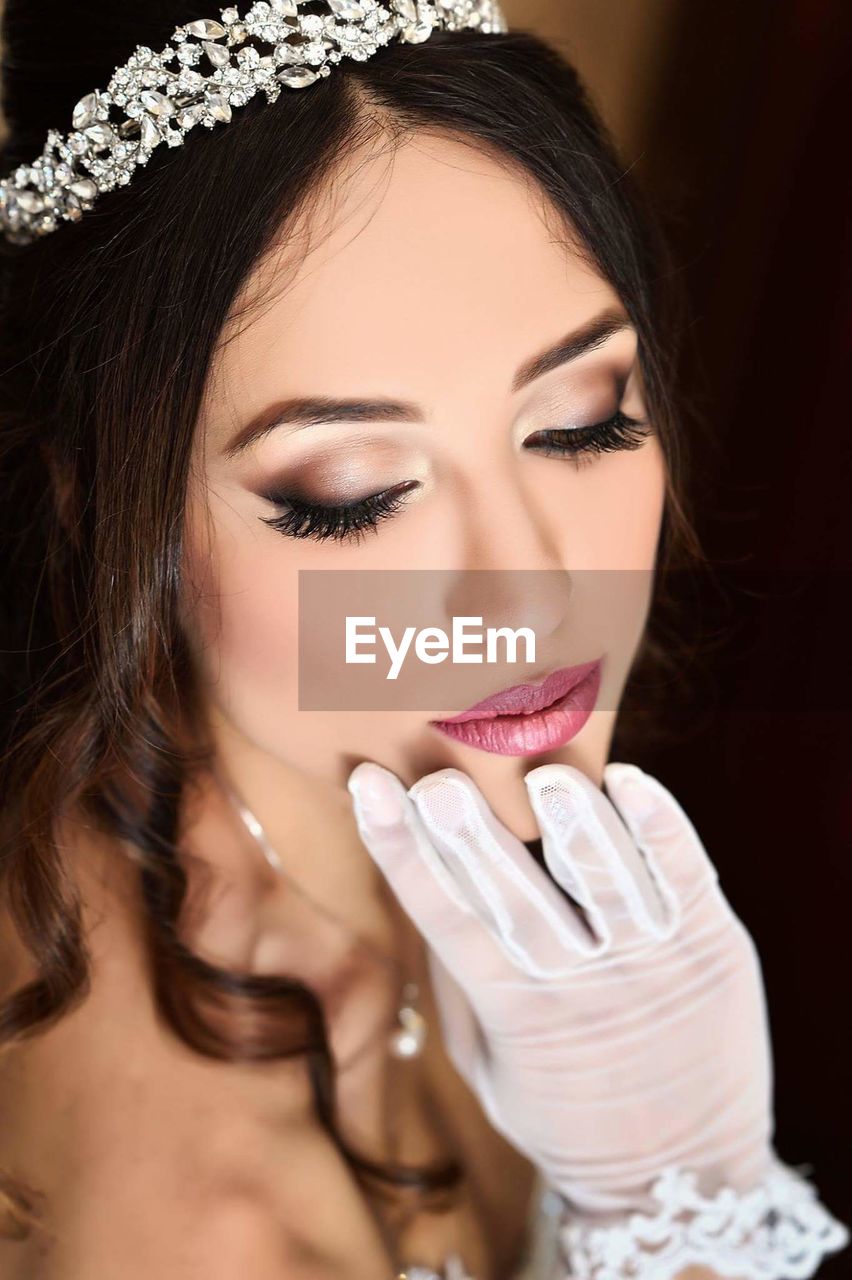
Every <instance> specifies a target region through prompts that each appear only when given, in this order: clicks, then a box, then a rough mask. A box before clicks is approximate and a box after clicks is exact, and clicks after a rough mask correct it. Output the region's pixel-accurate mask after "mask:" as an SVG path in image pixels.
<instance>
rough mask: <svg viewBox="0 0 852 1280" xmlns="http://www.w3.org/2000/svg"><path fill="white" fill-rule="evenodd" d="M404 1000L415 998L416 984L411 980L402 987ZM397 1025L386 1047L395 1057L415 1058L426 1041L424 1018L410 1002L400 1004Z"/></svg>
mask: <svg viewBox="0 0 852 1280" xmlns="http://www.w3.org/2000/svg"><path fill="white" fill-rule="evenodd" d="M402 995H403V999H404V1000H406V1001H411V1000H415V999H416V998H417V986H416V984H415V983H413V982H409V983H407V984H406V986H405V988H404V989H403V993H402ZM396 1016H397V1019H398V1021H399V1026H398V1027H395V1028H394V1030H393V1031H392V1032H391V1033H390V1036H389V1037H388V1048H389V1050H390V1052H391V1053H392V1054H393V1056H394V1057H395V1058H416V1057H417V1056H418V1055H419V1054H420V1053H421V1052H422V1049H423V1045H424V1043H425V1041H426V1019H425V1018H424V1017H423V1015H422V1013H418V1011H417V1009H415V1008H414V1006H413V1005H412V1004H408V1003H406V1004H403V1005H400V1007H399V1009H398V1010H397V1015H396Z"/></svg>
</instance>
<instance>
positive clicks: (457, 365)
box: [207, 133, 618, 436]
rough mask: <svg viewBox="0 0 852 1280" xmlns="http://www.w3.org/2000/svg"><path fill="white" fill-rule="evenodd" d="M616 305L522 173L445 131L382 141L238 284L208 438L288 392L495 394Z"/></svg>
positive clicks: (429, 399)
mask: <svg viewBox="0 0 852 1280" xmlns="http://www.w3.org/2000/svg"><path fill="white" fill-rule="evenodd" d="M617 302H618V298H617V295H616V293H615V292H614V290H613V289H612V287H611V286H610V285H609V284H608V283H606V282H605V281H604V280H603V279H602V278H601V277H600V275H599V274H597V272H596V271H595V270H594V269H593V268H592V267H590V266H589V265H588V264H586V263H585V262H584V260H583V257H582V254H581V253H580V252H579V251H578V249H577V248H575V247H574V246H573V245H572V243H571V240H570V229H569V228H568V227H567V226H566V224H565V222H564V220H563V218H562V217H561V216H560V215H559V213H558V212H557V211H556V210H555V209H554V208H553V206H552V205H550V204H549V203H548V202H547V201H546V199H545V197H544V196H543V195H542V194H541V192H540V190H539V188H538V187H537V186H536V184H535V183H534V182H533V181H532V180H531V179H530V177H529V176H528V175H526V174H525V173H521V172H519V171H517V170H516V169H514V168H512V167H509V166H507V165H506V164H505V163H501V162H500V161H499V160H498V159H496V158H494V157H492V156H491V155H489V154H488V153H487V152H482V151H479V150H477V149H476V148H474V147H473V146H471V145H468V144H467V143H465V142H462V141H459V140H457V139H455V138H448V137H443V136H440V135H433V134H423V133H417V134H414V135H412V136H411V138H410V139H409V140H407V141H406V142H404V143H403V144H402V145H398V146H396V147H395V148H394V149H393V150H391V149H389V148H387V147H385V148H384V149H380V148H379V147H378V145H376V146H374V147H373V148H372V149H371V150H369V151H366V152H362V153H359V155H358V156H357V159H356V158H354V157H353V158H350V160H349V162H348V163H347V165H346V167H345V168H344V169H342V170H341V171H340V172H339V173H338V174H336V175H335V178H334V180H333V182H331V183H329V184H327V185H326V187H325V188H324V189H323V190H322V191H321V192H320V193H318V195H317V197H316V198H315V199H314V201H313V202H312V204H311V206H310V210H309V211H306V213H305V214H304V215H303V217H302V219H300V223H299V225H298V226H296V227H295V228H294V229H293V231H292V232H289V233H288V234H287V235H286V236H285V237H284V238H283V239H282V242H281V244H280V245H278V246H276V248H275V249H274V251H272V252H271V253H269V254H268V255H267V257H266V258H265V259H264V260H263V261H262V262H261V263H259V264H258V266H257V267H256V268H255V270H254V272H253V273H252V276H251V277H250V278H249V280H248V281H247V284H246V286H245V288H244V290H243V293H242V295H241V297H240V299H238V305H237V306H236V307H235V309H234V314H235V316H237V317H239V319H238V320H235V322H234V324H233V325H232V326H230V327H229V328H226V330H225V334H223V338H227V341H223V342H222V344H221V346H220V349H219V351H218V352H217V355H216V357H215V360H214V365H213V369H212V372H211V379H210V383H209V394H210V408H209V412H208V415H207V417H208V423H209V428H208V431H209V432H212V433H213V435H214V436H220V435H222V434H224V433H225V432H227V430H228V429H229V428H230V427H232V426H233V425H234V422H235V420H236V419H238V418H239V419H245V418H246V417H248V416H250V414H251V413H252V411H253V410H255V409H259V408H261V407H262V406H263V405H264V404H265V403H266V402H267V401H268V400H269V399H271V398H273V397H274V396H277V395H281V394H290V393H293V394H302V393H304V394H305V395H308V394H323V395H330V396H334V395H341V396H345V395H353V394H362V393H363V394H365V395H366V394H370V393H376V394H382V395H394V394H399V396H400V397H402V398H408V399H416V400H421V401H422V402H423V403H425V404H427V405H429V404H435V403H437V402H438V401H439V400H441V399H442V398H443V401H444V403H446V401H447V398H449V397H453V396H456V397H458V398H459V400H460V401H461V400H465V399H467V398H468V397H470V398H473V397H475V396H476V395H477V394H491V395H494V394H495V393H497V394H499V395H500V396H501V397H503V398H504V399H505V396H506V395H507V394H508V386H509V382H510V379H511V376H512V373H513V371H514V369H515V368H516V367H517V365H518V364H519V362H520V361H521V360H523V359H524V357H525V356H529V355H530V354H531V353H533V352H534V351H536V350H538V349H539V348H540V347H542V345H544V344H546V343H547V342H548V341H551V340H555V339H557V338H559V337H560V336H561V335H562V334H564V333H566V332H569V331H571V330H572V329H574V328H576V327H579V326H580V325H582V324H583V322H584V321H586V320H588V319H590V318H592V317H593V316H595V315H597V314H598V313H599V312H600V311H601V310H602V309H604V308H605V307H606V306H612V305H614V304H617Z"/></svg>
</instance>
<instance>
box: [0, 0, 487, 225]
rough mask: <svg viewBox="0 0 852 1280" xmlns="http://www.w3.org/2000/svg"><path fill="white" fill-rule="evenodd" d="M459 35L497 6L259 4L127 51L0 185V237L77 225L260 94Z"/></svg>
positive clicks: (369, 0)
mask: <svg viewBox="0 0 852 1280" xmlns="http://www.w3.org/2000/svg"><path fill="white" fill-rule="evenodd" d="M308 10H309V11H308ZM320 10H321V12H320ZM465 28H475V29H477V30H479V31H482V32H486V33H497V32H504V31H506V30H508V27H507V24H506V19H505V17H504V15H503V12H502V10H501V8H500V5H499V2H498V0H416V2H415V0H389V5H388V7H385V6H384V5H382V4H380V3H379V2H378V0H268V3H267V0H259V2H258V3H256V4H253V5H252V6H251V8H250V9H248V10H247V11H246V12H245V13H243V14H241V13H240V12H238V10H237V9H235V8H227V9H222V10H221V11H220V16H219V18H218V19H216V20H214V19H211V18H203V19H199V20H197V21H193V22H187V23H186V24H185V25H184V26H180V27H177V28H176V29H175V30H174V32H173V33H172V35H171V37H170V39H169V41H168V43H167V44H166V46H165V48H164V49H162V50H161V51H160V52H159V53H155V52H154V51H153V50H151V49H149V48H147V47H146V46H145V45H138V46H137V47H136V49H135V50H134V52H133V53H132V54H131V56H130V57H129V58H128V60H127V62H126V63H124V65H123V66H120V67H116V69H115V71H114V72H113V74H112V78H111V79H110V82H109V84H108V85H107V87H106V89H96V90H94V91H93V92H91V93H87V94H86V95H85V96H84V97H82V98H81V99H80V101H79V102H78V103H77V105H76V107H75V108H74V111H73V113H72V121H71V123H72V129H71V131H70V132H69V133H67V134H61V133H59V132H58V131H57V130H55V129H51V130H50V131H49V132H48V135H47V140H46V142H45V145H44V149H43V151H42V153H41V155H40V156H38V157H37V158H36V159H35V160H33V161H32V162H31V163H30V164H21V165H18V167H17V168H16V169H14V170H13V171H12V173H10V174H9V175H8V176H7V177H5V178H4V179H3V180H2V181H0V230H2V233H3V235H4V236H5V238H6V239H7V240H9V241H11V242H12V243H14V244H29V243H30V242H31V241H33V240H35V239H37V238H38V237H40V236H43V235H47V234H48V233H49V232H51V231H54V230H56V228H57V227H58V226H60V224H61V223H62V222H63V221H66V222H76V221H78V220H79V219H80V218H81V217H82V215H83V213H84V212H85V211H86V210H88V209H91V208H92V206H93V205H94V203H95V201H96V199H97V198H98V196H100V195H103V194H104V193H105V192H107V191H111V190H113V188H114V187H117V186H124V185H126V184H127V183H128V182H129V181H130V179H131V177H132V175H133V171H134V170H135V169H136V167H137V165H143V164H147V162H148V159H149V157H150V156H151V154H152V152H153V151H154V149H155V148H156V147H159V146H161V145H163V144H165V145H166V146H169V147H179V146H181V145H182V143H183V141H184V139H185V138H186V135H187V134H188V133H189V131H190V130H191V129H194V128H195V127H196V126H197V125H204V126H205V127H206V128H208V129H209V128H212V127H213V125H215V124H220V123H221V124H227V123H228V122H229V121H230V119H231V113H232V108H234V107H241V106H244V105H245V103H247V102H249V101H250V99H252V98H253V97H254V96H255V94H256V93H258V92H260V90H263V92H264V93H265V94H266V98H267V101H268V102H270V103H272V102H274V101H275V100H276V98H277V97H278V95H279V93H280V92H281V90H282V88H291V89H302V88H305V87H307V86H308V85H310V84H313V83H314V81H315V80H318V79H320V77H322V76H327V75H328V74H329V73H330V71H331V67H332V64H334V63H337V62H340V61H341V59H342V58H354V59H355V60H356V61H358V62H365V61H367V59H368V58H371V57H373V55H374V54H375V53H377V52H378V50H379V49H380V48H382V47H383V46H384V45H386V44H389V43H390V42H391V41H392V40H400V41H403V42H405V43H409V44H419V43H422V41H424V40H428V38H429V36H430V35H431V34H432V32H433V31H434V30H436V29H440V30H444V31H461V30H463V29H465ZM258 46H260V47H258Z"/></svg>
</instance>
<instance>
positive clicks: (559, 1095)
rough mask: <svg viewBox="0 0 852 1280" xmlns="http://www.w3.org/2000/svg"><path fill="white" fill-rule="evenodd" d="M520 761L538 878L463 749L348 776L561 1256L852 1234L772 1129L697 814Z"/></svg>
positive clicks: (746, 1255)
mask: <svg viewBox="0 0 852 1280" xmlns="http://www.w3.org/2000/svg"><path fill="white" fill-rule="evenodd" d="M524 781H525V783H526V786H527V790H528V793H529V798H530V804H531V806H532V809H533V811H534V813H535V815H536V819H537V822H538V826H539V831H540V833H541V836H542V844H543V852H544V858H545V861H546V864H547V867H548V870H549V871H550V875H551V876H552V877H553V879H552V880H551V879H550V877H549V876H548V875H547V874H546V873H545V871H544V870H543V869H542V868H541V867H540V866H539V865H538V864H537V863H536V862H535V860H534V859H533V858H532V856H531V855H530V853H529V852H528V850H527V849H526V848H525V847H524V845H523V843H522V842H521V841H520V840H518V839H517V838H516V837H515V836H514V835H513V834H512V833H511V832H510V831H509V830H507V828H506V827H504V826H503V825H502V823H500V822H499V820H498V819H497V818H496V817H495V815H494V814H493V813H492V812H491V810H490V808H489V807H488V805H487V804H486V802H485V800H484V798H483V797H482V795H481V793H480V792H479V791H478V790H477V788H476V787H475V785H474V784H473V782H472V781H471V780H470V779H469V778H468V777H467V776H466V775H465V774H463V773H461V772H460V771H459V770H457V769H442V770H439V771H438V772H437V773H433V774H429V775H427V776H426V777H424V778H422V779H421V780H420V781H418V782H417V783H415V785H414V786H413V787H411V788H410V789H409V791H408V792H406V790H405V788H404V787H403V785H402V784H401V783H400V782H399V780H398V779H397V778H396V777H395V776H394V775H393V774H392V773H390V772H388V771H387V770H386V769H383V768H381V766H379V765H375V764H372V763H364V764H360V765H358V766H357V768H356V769H354V770H353V772H352V774H351V775H350V778H349V784H348V785H349V790H350V792H351V794H352V796H353V801H354V808H355V815H356V820H357V823H358V829H359V832H360V835H361V838H362V840H363V842H364V844H365V846H366V848H367V850H368V851H369V852H370V853H371V855H372V856H373V858H374V860H375V861H376V863H377V864H378V866H379V867H380V869H381V870H382V871H383V873H384V875H385V877H386V878H387V880H388V882H389V884H390V886H391V888H392V890H393V891H394V893H395V894H396V896H397V898H398V899H399V902H400V903H401V905H402V907H403V908H404V910H405V911H406V912H407V914H408V915H409V916H410V917H411V919H412V921H413V922H414V924H415V925H416V926H417V928H418V930H419V931H420V933H421V934H422V935H423V937H424V939H425V940H426V942H427V944H428V946H429V961H430V967H431V974H432V978H433V985H434V989H435V997H436V1001H437V1003H438V1008H439V1011H440V1016H441V1023H442V1029H443V1033H444V1039H445V1043H446V1047H447V1052H448V1054H449V1055H450V1057H451V1059H452V1061H453V1063H454V1064H455V1066H456V1068H457V1070H458V1071H459V1072H460V1074H461V1075H462V1076H463V1077H464V1079H466V1080H467V1082H468V1083H469V1085H470V1086H471V1088H472V1089H473V1090H474V1092H475V1093H476V1094H477V1096H478V1097H479V1099H480V1102H481V1104H482V1107H483V1109H484V1111H485V1113H486V1114H487V1116H488V1117H489V1119H490V1121H491V1123H492V1124H493V1125H494V1127H495V1128H496V1129H497V1130H499V1131H500V1132H501V1133H502V1134H503V1135H504V1136H505V1137H506V1138H508V1140H509V1141H510V1142H512V1143H513V1144H514V1145H515V1146H516V1147H517V1148H518V1149H519V1150H520V1151H521V1152H522V1153H523V1154H524V1155H526V1156H527V1158H528V1159H530V1160H531V1161H532V1162H533V1163H534V1164H535V1165H536V1166H537V1167H538V1168H539V1170H540V1171H541V1172H542V1174H543V1176H544V1177H545V1179H546V1180H547V1182H548V1183H549V1184H550V1186H551V1187H552V1188H554V1189H555V1190H556V1191H558V1192H559V1194H560V1195H561V1196H562V1197H563V1198H564V1200H565V1202H566V1203H567V1205H569V1206H570V1209H571V1215H572V1222H571V1225H570V1226H569V1227H567V1228H566V1229H565V1231H564V1232H563V1241H564V1244H565V1246H566V1250H567V1253H568V1256H569V1258H570V1261H571V1265H572V1268H573V1269H572V1275H575V1276H589V1277H592V1276H594V1277H596V1278H598V1277H600V1280H603V1278H604V1277H606V1278H607V1280H609V1277H613V1278H617V1280H621V1278H622V1277H625V1278H626V1277H640V1276H642V1277H644V1276H646V1275H647V1276H648V1277H653V1280H666V1278H667V1277H670V1276H675V1275H677V1274H678V1271H679V1270H680V1269H682V1267H684V1266H685V1265H687V1264H688V1263H690V1262H703V1263H704V1264H705V1265H708V1266H713V1267H714V1268H715V1269H716V1270H717V1271H718V1272H719V1273H720V1274H724V1275H728V1276H730V1275H736V1276H745V1277H763V1278H769V1280H775V1278H776V1277H777V1278H779V1280H781V1278H783V1280H789V1278H790V1277H798V1276H810V1275H812V1274H813V1273H814V1270H815V1269H816V1266H817V1265H818V1262H819V1259H820V1258H821V1256H822V1254H823V1253H824V1252H826V1251H828V1250H830V1249H837V1248H841V1247H842V1246H843V1245H845V1244H846V1243H847V1242H848V1239H849V1235H848V1232H847V1231H846V1229H845V1227H843V1226H842V1224H840V1223H839V1222H837V1221H836V1220H835V1219H834V1218H832V1217H831V1215H830V1214H829V1213H828V1212H827V1211H826V1210H825V1209H824V1208H823V1207H822V1206H821V1205H820V1204H819V1202H818V1200H817V1198H816V1194H815V1191H814V1188H813V1187H811V1186H810V1184H808V1183H807V1182H806V1181H805V1180H804V1179H803V1178H802V1177H801V1176H800V1175H799V1174H798V1173H795V1172H794V1171H793V1170H791V1169H788V1168H787V1166H785V1165H783V1164H782V1163H781V1162H780V1161H779V1160H778V1158H777V1156H776V1155H775V1153H774V1150H773V1148H772V1135H773V1119H772V1059H771V1049H770V1037H769V1026H768V1020H767V1012H766V1004H765V997H764V989H763V982H762V978H761V970H760V962H759V959H758V955H757V952H756V949H755V946H754V943H753V942H752V939H751V937H750V935H749V934H748V932H747V930H746V929H745V927H744V926H743V924H742V923H741V921H740V920H739V919H738V918H737V916H736V915H735V914H734V912H733V911H732V909H731V907H730V905H729V903H728V902H727V900H726V898H725V897H724V895H723V893H722V891H721V889H720V887H719V883H718V875H717V873H716V870H715V868H714V867H713V865H712V863H711V862H710V860H709V858H708V857H707V854H706V852H705V850H704V848H703V846H702V844H701V841H700V839H699V837H698V835H697V833H696V831H695V829H694V827H693V826H692V823H691V822H690V821H689V819H688V818H687V816H686V814H685V813H684V811H683V810H682V808H681V807H680V805H679V804H678V803H677V801H676V800H675V799H674V797H673V796H672V795H671V794H670V793H669V792H668V791H667V790H666V789H665V788H664V787H663V786H662V785H661V784H660V783H659V782H657V781H656V780H655V779H654V778H652V777H650V776H649V775H648V774H646V773H644V772H643V771H642V770H640V769H638V768H637V767H636V766H634V765H628V764H609V765H607V767H606V769H605V771H604V785H605V787H606V790H607V793H608V795H609V797H610V799H608V798H607V796H606V795H604V793H603V792H602V791H601V790H600V789H599V788H598V787H596V786H595V785H594V784H593V783H592V782H591V781H590V780H589V779H588V778H587V777H586V776H585V775H584V774H583V773H582V772H581V771H580V770H578V769H575V768H572V767H570V766H568V765H543V766H541V767H539V768H536V769H533V770H531V771H530V772H529V773H528V774H527V775H526V777H525V779H524ZM614 806H616V807H614ZM554 881H556V884H554ZM557 885H559V886H561V889H560V888H557ZM562 890H564V891H565V892H564V893H563V892H562ZM566 895H567V896H566ZM717 1193H718V1195H720V1196H721V1199H718V1198H716V1197H717ZM708 1196H713V1197H714V1202H713V1204H710V1202H709V1201H708V1199H707V1197H708ZM661 1206H662V1208H661ZM640 1210H641V1211H643V1213H644V1215H647V1216H643V1215H642V1214H640V1213H639V1212H638V1211H640ZM722 1228H724V1230H723V1231H722V1230H721V1229H722ZM720 1236H721V1238H720ZM643 1260H644V1262H643ZM645 1264H647V1267H648V1269H647V1270H643V1269H642V1267H643V1265H645Z"/></svg>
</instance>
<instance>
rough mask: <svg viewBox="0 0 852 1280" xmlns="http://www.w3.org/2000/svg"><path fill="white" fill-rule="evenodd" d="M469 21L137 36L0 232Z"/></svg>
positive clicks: (355, 12)
mask: <svg viewBox="0 0 852 1280" xmlns="http://www.w3.org/2000/svg"><path fill="white" fill-rule="evenodd" d="M309 7H310V11H309V12H308V8H309ZM320 8H321V9H323V10H324V12H322V13H320V12H317V10H318V9H320ZM466 28H470V29H474V30H477V31H480V32H484V33H500V32H504V31H507V30H508V27H507V23H506V19H505V17H504V15H503V11H502V9H501V7H500V2H499V0H416V2H415V0H389V4H387V5H385V4H382V3H381V2H380V0H256V3H254V4H252V5H251V6H250V7H249V8H248V9H246V10H245V11H242V10H238V9H237V8H235V7H232V6H231V7H228V8H225V9H222V10H221V11H220V13H219V17H218V19H217V18H201V19H197V20H195V21H192V22H188V23H185V24H184V25H183V26H180V27H177V28H176V29H175V30H174V31H173V33H172V35H171V37H170V39H169V42H168V44H167V45H166V46H165V48H164V49H162V50H160V51H159V52H155V51H154V50H153V49H149V48H148V47H147V46H146V45H137V47H136V49H134V51H133V53H132V54H131V55H130V57H129V58H128V60H127V62H126V63H124V65H123V66H120V67H116V69H115V70H114V72H113V74H112V78H111V79H110V82H109V84H108V85H107V86H106V88H105V89H102V90H93V91H92V92H91V93H87V94H85V95H84V96H83V97H82V98H81V99H80V101H79V102H78V103H77V105H76V106H75V107H74V110H73V111H72V113H71V126H72V128H71V130H70V131H69V132H68V133H67V134H61V133H59V132H58V131H57V130H55V129H51V130H50V131H49V133H48V135H47V140H46V142H45V144H44V148H43V150H42V152H41V154H40V155H39V156H37V157H36V158H35V159H34V160H33V161H31V162H30V163H29V164H22V165H18V167H17V168H16V169H14V170H13V171H12V172H11V173H10V174H7V175H6V176H5V177H4V178H3V179H2V180H0V232H2V234H3V235H4V236H5V238H6V239H7V240H9V241H10V242H11V243H13V244H30V243H31V242H32V241H33V240H36V239H38V238H39V237H40V236H44V235H47V234H48V233H49V232H51V231H55V230H56V229H57V227H59V226H60V225H61V224H62V222H64V221H66V222H77V221H78V220H79V218H80V217H81V214H82V213H83V212H84V211H86V210H88V209H91V208H92V206H93V205H94V203H95V201H96V200H97V199H98V198H99V197H100V196H101V195H103V194H105V193H106V192H108V191H112V190H113V189H114V188H115V187H119V186H125V185H126V184H127V183H128V182H129V181H130V180H131V178H132V176H133V173H134V171H135V169H136V168H137V167H138V166H139V165H144V164H146V163H147V162H148V159H149V157H150V155H151V152H152V151H153V150H155V149H156V148H157V147H158V146H160V144H165V145H166V146H169V147H175V146H180V145H181V144H182V143H183V142H184V141H185V138H186V135H187V134H188V133H189V132H190V130H191V129H194V128H195V127H196V126H198V125H201V126H204V127H206V128H212V127H213V126H214V125H216V124H220V123H224V124H226V123H228V121H230V120H231V118H232V108H233V107H241V106H244V105H245V103H247V102H249V101H250V100H251V99H252V98H253V97H254V96H255V94H257V93H260V92H263V93H265V94H266V99H267V101H268V102H269V103H272V102H274V101H275V100H276V99H277V98H278V96H279V94H280V93H281V92H282V89H285V88H289V89H302V88H305V87H307V86H308V85H311V84H313V83H314V82H315V81H316V80H319V79H321V78H323V77H325V76H327V75H329V74H330V73H331V70H332V67H333V66H334V65H335V64H337V63H339V62H340V61H341V60H342V59H343V58H352V59H354V60H355V61H358V62H364V61H366V59H368V58H371V57H373V56H374V54H376V53H377V52H378V50H379V49H380V48H382V47H383V46H385V45H387V44H390V43H391V41H393V40H399V41H401V42H404V43H408V44H417V43H420V42H421V41H423V40H426V39H428V38H429V36H430V35H431V34H432V32H433V31H435V30H444V31H462V30H464V29H466ZM403 1030H404V1031H405V1032H406V1034H414V1032H412V1031H411V1030H410V1029H405V1028H404V1029H403Z"/></svg>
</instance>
